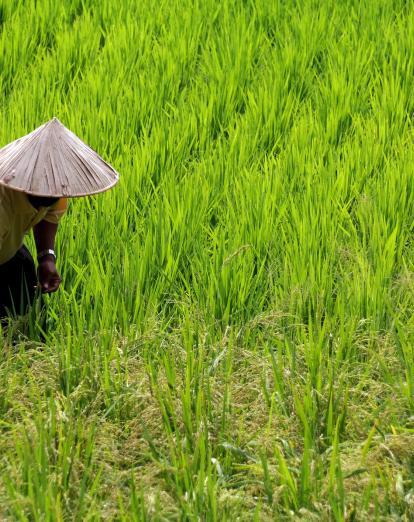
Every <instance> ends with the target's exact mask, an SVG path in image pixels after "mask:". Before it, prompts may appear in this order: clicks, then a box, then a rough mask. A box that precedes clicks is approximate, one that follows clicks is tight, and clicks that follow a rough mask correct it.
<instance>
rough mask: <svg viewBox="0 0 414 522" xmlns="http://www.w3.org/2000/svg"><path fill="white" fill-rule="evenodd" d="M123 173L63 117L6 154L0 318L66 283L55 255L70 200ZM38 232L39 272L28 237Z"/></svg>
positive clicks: (0, 157) (0, 204)
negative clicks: (61, 121)
mask: <svg viewBox="0 0 414 522" xmlns="http://www.w3.org/2000/svg"><path fill="white" fill-rule="evenodd" d="M118 179H119V175H118V173H117V172H116V171H115V170H114V169H113V168H112V167H111V166H110V165H109V164H108V163H106V162H105V161H104V160H103V159H102V158H101V157H100V156H99V155H98V154H97V153H96V152H95V151H93V150H92V149H91V148H90V147H88V146H87V145H86V144H85V143H84V142H83V141H81V140H80V139H79V138H78V137H77V136H76V135H75V134H73V133H72V132H71V131H70V130H69V129H67V128H66V127H64V126H63V125H62V124H61V123H60V122H59V120H58V119H57V118H53V119H52V120H50V121H49V122H47V123H45V124H43V125H42V126H40V127H38V128H37V129H35V130H34V131H33V132H31V133H30V134H28V135H27V136H24V137H23V138H20V139H18V140H16V141H14V142H12V143H10V144H8V145H6V146H5V147H3V148H2V149H0V319H4V318H5V317H6V316H7V315H15V314H24V313H26V311H27V309H28V306H30V305H31V304H32V303H33V301H34V298H35V295H36V288H39V289H40V291H41V292H43V293H51V292H55V291H56V290H57V289H58V288H59V285H60V283H61V278H60V276H59V273H58V271H57V268H56V254H55V250H54V245H55V236H56V232H57V229H58V223H59V220H60V218H61V217H62V215H63V214H64V213H65V211H66V209H67V205H68V202H67V198H68V197H77V196H87V195H89V194H96V193H98V192H103V191H104V190H107V189H109V188H111V187H112V186H114V185H115V183H117V181H118ZM31 229H33V234H34V239H35V243H36V250H37V262H38V267H37V270H36V268H35V263H34V260H33V258H32V255H31V254H30V252H29V250H28V249H27V247H26V246H25V245H24V244H23V240H24V236H25V234H27V233H28V232H29V231H30V230H31Z"/></svg>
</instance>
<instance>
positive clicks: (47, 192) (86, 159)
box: [0, 118, 119, 198]
mask: <svg viewBox="0 0 414 522" xmlns="http://www.w3.org/2000/svg"><path fill="white" fill-rule="evenodd" d="M118 181H119V174H118V172H117V171H116V170H115V169H114V168H113V167H112V166H111V165H110V164H109V163H107V162H106V161H105V160H104V159H103V158H102V157H101V156H99V154H98V153H97V152H95V151H94V150H93V149H92V148H91V147H89V146H88V145H87V144H86V143H84V142H83V141H82V140H81V139H80V138H79V137H78V136H76V135H75V134H74V133H73V132H72V131H70V130H69V129H67V128H66V127H65V126H64V125H62V124H61V123H60V121H59V120H58V119H57V118H53V119H52V120H50V121H49V122H47V123H44V124H43V125H41V126H40V127H38V128H37V129H35V130H34V131H32V132H31V133H29V134H27V135H26V136H23V137H22V138H19V139H17V140H15V141H13V142H11V143H9V144H8V145H6V146H5V147H3V148H2V149H0V184H1V185H4V186H6V187H9V188H10V189H13V190H18V191H20V192H25V193H27V194H31V195H33V196H41V197H69V198H70V197H81V196H89V195H93V194H98V193H101V192H105V191H106V190H109V189H110V188H112V187H113V186H114V185H116V183H118Z"/></svg>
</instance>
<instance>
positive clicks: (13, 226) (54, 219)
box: [0, 185, 67, 265]
mask: <svg viewBox="0 0 414 522" xmlns="http://www.w3.org/2000/svg"><path fill="white" fill-rule="evenodd" d="M66 208H67V200H66V199H65V198H62V199H60V200H59V201H58V202H57V203H55V204H54V205H52V206H51V207H39V208H38V209H36V208H34V207H33V206H32V205H31V204H30V203H29V199H28V197H27V194H25V193H24V192H19V191H17V190H11V189H10V188H7V187H5V186H4V185H0V265H2V264H3V263H6V262H7V261H9V259H11V258H12V257H13V256H14V255H15V254H16V252H17V251H18V250H19V248H20V247H21V246H22V243H23V239H24V235H25V234H27V232H29V230H31V229H32V228H33V227H34V226H35V225H37V223H39V222H40V221H42V220H43V219H44V220H46V221H49V223H58V222H59V219H60V218H61V217H62V215H63V214H64V212H65V210H66Z"/></svg>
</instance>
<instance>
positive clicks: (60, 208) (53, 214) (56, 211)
mask: <svg viewBox="0 0 414 522" xmlns="http://www.w3.org/2000/svg"><path fill="white" fill-rule="evenodd" d="M67 208H68V200H67V199H66V198H61V199H59V201H58V202H57V203H55V204H54V205H53V207H50V209H49V210H48V211H47V213H46V215H45V217H44V218H43V219H44V220H45V221H48V222H49V223H54V224H55V225H57V224H58V223H59V221H60V218H61V217H62V216H63V214H64V213H65V212H66V209H67Z"/></svg>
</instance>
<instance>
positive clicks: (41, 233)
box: [33, 220, 62, 293]
mask: <svg viewBox="0 0 414 522" xmlns="http://www.w3.org/2000/svg"><path fill="white" fill-rule="evenodd" d="M57 228H58V225H57V223H50V222H49V221H46V220H43V221H40V223H38V224H37V225H35V226H34V227H33V235H34V238H35V243H36V250H37V253H40V252H42V251H43V250H47V249H49V248H50V249H52V250H54V247H55V236H56V231H57ZM38 277H39V283H40V287H41V290H42V292H44V293H50V292H55V291H56V290H57V289H58V288H59V285H60V283H61V281H62V280H61V278H60V276H59V273H58V271H57V269H56V263H55V258H54V257H53V255H51V254H50V255H46V256H44V257H42V258H41V259H40V261H39V266H38Z"/></svg>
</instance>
